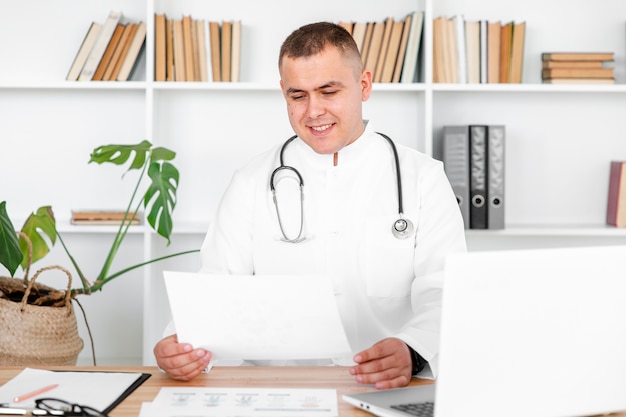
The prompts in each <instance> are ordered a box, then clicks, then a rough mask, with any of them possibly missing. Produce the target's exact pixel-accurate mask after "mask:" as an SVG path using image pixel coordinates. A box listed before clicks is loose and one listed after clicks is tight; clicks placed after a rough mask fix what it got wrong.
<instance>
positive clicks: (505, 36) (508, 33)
mask: <svg viewBox="0 0 626 417" xmlns="http://www.w3.org/2000/svg"><path fill="white" fill-rule="evenodd" d="M512 40H513V22H509V23H506V24H503V25H502V26H501V28H500V77H499V79H498V81H499V82H500V83H508V82H509V76H510V71H511V41H512Z"/></svg>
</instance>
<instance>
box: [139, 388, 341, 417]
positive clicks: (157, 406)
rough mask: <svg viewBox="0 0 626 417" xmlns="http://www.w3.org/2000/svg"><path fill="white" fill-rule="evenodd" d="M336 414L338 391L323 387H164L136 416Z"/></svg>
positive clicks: (298, 416)
mask: <svg viewBox="0 0 626 417" xmlns="http://www.w3.org/2000/svg"><path fill="white" fill-rule="evenodd" d="M208 415H210V416H214V417H233V416H237V417H281V416H284V417H304V416H306V417H337V416H338V415H339V412H338V407H337V391H336V390H334V389H324V388H315V389H308V388H306V389H305V388H295V389H288V388H192V387H163V388H161V390H160V391H159V393H158V394H157V396H156V397H155V398H154V400H153V401H152V402H146V403H143V404H142V407H141V412H140V414H139V417H173V416H176V417H197V416H208Z"/></svg>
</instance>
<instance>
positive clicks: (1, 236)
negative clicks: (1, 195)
mask: <svg viewBox="0 0 626 417" xmlns="http://www.w3.org/2000/svg"><path fill="white" fill-rule="evenodd" d="M23 258H24V255H23V254H22V251H21V250H20V245H19V242H18V239H17V233H16V231H15V227H13V223H11V219H9V215H8V213H7V209H6V201H3V202H2V203H0V264H2V265H4V266H5V268H6V269H8V270H9V273H10V274H11V276H13V275H14V274H15V271H16V270H17V267H18V266H19V265H20V262H22V259H23Z"/></svg>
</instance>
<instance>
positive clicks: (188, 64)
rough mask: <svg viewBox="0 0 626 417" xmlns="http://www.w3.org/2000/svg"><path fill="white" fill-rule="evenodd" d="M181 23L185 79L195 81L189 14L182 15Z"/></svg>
mask: <svg viewBox="0 0 626 417" xmlns="http://www.w3.org/2000/svg"><path fill="white" fill-rule="evenodd" d="M182 25H183V48H184V49H183V55H184V57H185V81H195V80H196V78H195V72H194V67H195V57H194V49H193V42H192V39H193V36H192V33H191V16H189V15H185V16H183V17H182Z"/></svg>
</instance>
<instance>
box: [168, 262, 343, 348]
mask: <svg viewBox="0 0 626 417" xmlns="http://www.w3.org/2000/svg"><path fill="white" fill-rule="evenodd" d="M164 276H165V284H166V287H167V293H168V297H169V300H170V307H171V310H172V315H173V318H174V325H175V327H176V332H177V334H178V340H179V341H181V342H187V343H191V344H192V345H193V346H196V347H200V346H202V347H205V348H206V349H208V350H210V351H211V352H212V353H213V357H214V358H215V359H250V360H272V359H321V358H336V357H345V356H350V355H351V353H350V345H349V344H348V340H347V338H346V335H345V332H344V330H343V325H342V323H341V318H340V316H339V311H338V309H337V305H336V302H335V296H334V293H333V289H332V285H331V283H330V279H329V278H328V277H327V276H325V275H212V274H197V273H189V272H172V271H164Z"/></svg>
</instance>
